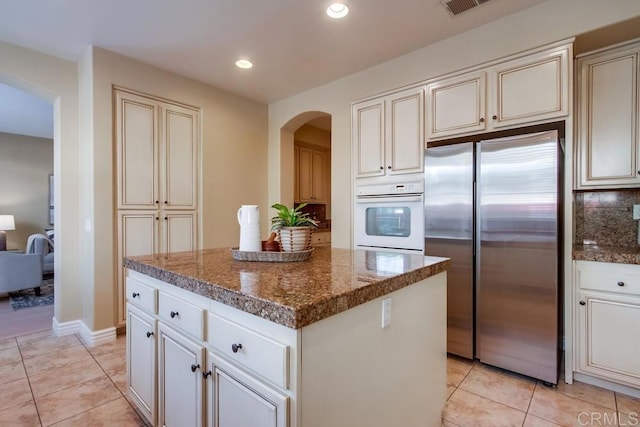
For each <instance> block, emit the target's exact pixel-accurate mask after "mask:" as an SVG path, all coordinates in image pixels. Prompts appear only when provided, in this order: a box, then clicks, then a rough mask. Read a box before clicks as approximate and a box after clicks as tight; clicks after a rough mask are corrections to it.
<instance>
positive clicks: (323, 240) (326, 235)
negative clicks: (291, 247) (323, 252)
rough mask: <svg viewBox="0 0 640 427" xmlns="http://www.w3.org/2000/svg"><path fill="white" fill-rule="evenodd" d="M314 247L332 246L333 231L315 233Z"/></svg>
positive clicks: (313, 238) (312, 237) (312, 239)
mask: <svg viewBox="0 0 640 427" xmlns="http://www.w3.org/2000/svg"><path fill="white" fill-rule="evenodd" d="M311 244H312V245H313V246H331V231H314V232H313V234H312V235H311Z"/></svg>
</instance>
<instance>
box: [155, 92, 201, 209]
mask: <svg viewBox="0 0 640 427" xmlns="http://www.w3.org/2000/svg"><path fill="white" fill-rule="evenodd" d="M162 112H163V117H162V128H163V133H162V137H163V143H162V144H161V146H162V147H163V152H162V157H163V158H162V159H161V161H162V163H163V164H164V165H165V167H164V168H163V169H162V172H163V184H164V185H163V187H164V194H163V200H162V204H163V205H164V207H167V208H170V209H196V208H197V205H198V200H197V198H198V162H197V159H198V139H199V138H198V128H199V125H198V113H197V112H196V111H194V110H189V109H186V108H180V107H178V106H175V105H167V106H163V107H162Z"/></svg>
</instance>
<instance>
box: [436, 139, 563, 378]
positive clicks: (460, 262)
mask: <svg viewBox="0 0 640 427" xmlns="http://www.w3.org/2000/svg"><path fill="white" fill-rule="evenodd" d="M561 153H562V152H561V150H560V145H559V141H558V133H557V131H555V130H554V131H546V132H538V133H530V134H525V135H518V136H512V137H507V138H499V139H491V140H481V141H475V142H463V143H458V144H452V145H443V146H436V147H428V148H427V150H426V157H425V253H426V255H437V256H445V257H449V258H451V259H452V267H451V269H450V270H449V273H448V282H447V285H448V296H447V314H448V316H447V317H448V319H447V336H448V348H447V350H448V352H450V353H453V354H457V355H460V356H463V357H467V358H478V359H480V361H482V362H484V363H487V364H489V365H493V366H498V367H501V368H504V369H507V370H510V371H514V372H518V373H521V374H524V375H527V376H530V377H534V378H538V379H540V380H542V381H545V382H548V383H552V384H556V383H557V378H558V377H557V375H558V374H557V373H558V363H559V359H558V357H559V350H558V348H559V346H558V336H559V326H560V324H559V322H560V313H559V310H560V306H559V301H560V299H559V289H560V287H559V278H560V275H559V262H560V261H559V260H560V253H559V250H560V245H559V241H560V238H559V237H560V218H561V217H560V210H559V206H560V196H559V194H560V186H559V183H560V182H561V180H560V171H561V164H562V163H561V157H562V154H561Z"/></svg>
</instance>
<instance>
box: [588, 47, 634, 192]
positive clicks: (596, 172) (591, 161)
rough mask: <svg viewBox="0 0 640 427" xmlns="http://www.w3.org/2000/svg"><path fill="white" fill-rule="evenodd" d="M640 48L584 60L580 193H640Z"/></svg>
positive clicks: (600, 54)
mask: <svg viewBox="0 0 640 427" xmlns="http://www.w3.org/2000/svg"><path fill="white" fill-rule="evenodd" d="M639 52H640V44H636V45H635V46H634V47H632V48H628V47H627V48H625V49H617V50H615V51H613V52H604V53H599V54H594V55H591V56H585V57H583V58H580V60H579V61H578V66H579V69H580V86H579V87H580V91H579V94H578V103H579V113H580V115H579V126H578V133H579V134H578V152H579V162H580V166H579V168H576V169H577V173H578V174H579V178H578V180H577V184H578V188H581V187H582V188H594V187H598V188H607V187H608V188H612V187H637V186H639V185H640V173H639V171H638V169H639V159H638V156H639V152H638V151H639V150H638V145H639V141H638V125H639V123H638V114H639V111H638V66H639V62H638V55H639Z"/></svg>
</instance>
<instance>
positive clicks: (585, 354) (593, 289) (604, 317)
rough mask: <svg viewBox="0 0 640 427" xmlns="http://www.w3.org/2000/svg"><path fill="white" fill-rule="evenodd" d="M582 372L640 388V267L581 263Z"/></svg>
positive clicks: (578, 319)
mask: <svg viewBox="0 0 640 427" xmlns="http://www.w3.org/2000/svg"><path fill="white" fill-rule="evenodd" d="M576 281H577V301H576V324H577V328H576V332H577V336H576V344H577V353H576V356H577V360H576V362H577V363H576V366H577V371H578V372H580V373H584V374H588V375H591V376H594V377H597V378H600V379H604V380H607V381H612V382H616V383H619V384H622V385H626V386H631V387H640V358H638V354H639V353H640V341H639V340H638V339H637V337H638V336H640V266H636V265H626V264H610V263H600V262H588V261H576Z"/></svg>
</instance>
